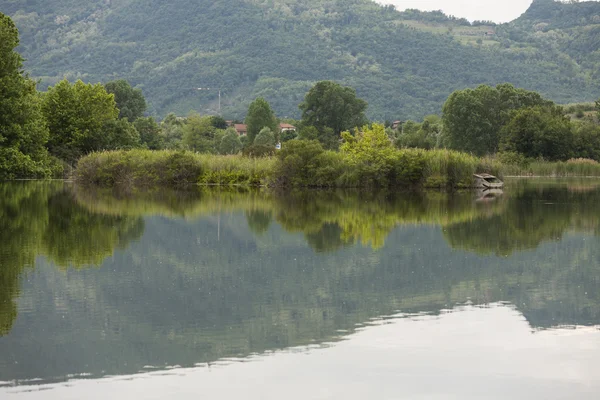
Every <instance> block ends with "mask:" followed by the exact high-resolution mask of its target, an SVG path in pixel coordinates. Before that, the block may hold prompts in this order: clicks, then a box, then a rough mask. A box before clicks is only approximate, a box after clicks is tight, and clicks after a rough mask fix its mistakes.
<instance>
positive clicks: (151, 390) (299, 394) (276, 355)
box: [0, 304, 600, 400]
mask: <svg viewBox="0 0 600 400" xmlns="http://www.w3.org/2000/svg"><path fill="white" fill-rule="evenodd" d="M599 358H600V330H599V329H598V328H596V327H582V328H565V329H562V328H561V329H552V330H543V331H534V330H532V329H531V327H530V325H529V324H528V323H527V321H526V320H525V318H524V317H523V316H522V315H521V314H520V313H518V312H517V311H516V310H515V309H513V308H512V307H509V306H504V305H499V304H498V305H492V306H491V307H487V308H479V307H472V306H465V307H460V308H457V309H455V310H453V312H445V313H442V314H441V315H439V316H435V317H432V316H410V317H403V318H386V319H381V320H376V321H372V322H371V323H370V324H368V325H366V326H364V327H361V328H359V329H358V330H357V331H356V332H355V333H352V334H350V335H349V336H348V337H346V339H345V340H343V341H340V342H336V343H331V344H330V345H326V346H312V347H303V348H292V349H288V350H284V351H276V352H268V353H266V354H263V355H254V356H251V357H248V358H245V359H239V360H236V359H228V360H223V361H221V362H217V363H211V364H210V365H202V366H199V367H196V368H189V369H180V368H173V369H170V370H166V371H155V372H148V373H143V374H139V375H135V376H121V377H115V378H106V379H101V380H90V381H87V380H79V381H71V382H69V383H68V384H58V385H49V386H40V387H18V388H4V389H1V390H0V394H2V395H3V396H6V398H7V399H11V398H18V399H81V398H86V399H105V398H113V399H133V398H136V399H164V398H173V399H198V398H223V399H242V398H243V399H298V400H304V399H339V398H344V399H361V400H362V399H398V398H410V399H420V398H423V399H437V398H439V399H461V400H462V399H484V398H485V399H507V398H510V399H569V398H577V399H596V398H597V396H598V393H600V370H598V368H596V367H597V360H598V359H599ZM242 361H243V362H242ZM45 389H51V390H45Z"/></svg>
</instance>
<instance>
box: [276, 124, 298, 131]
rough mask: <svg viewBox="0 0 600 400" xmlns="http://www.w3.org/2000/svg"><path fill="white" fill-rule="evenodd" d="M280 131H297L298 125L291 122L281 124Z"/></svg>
mask: <svg viewBox="0 0 600 400" xmlns="http://www.w3.org/2000/svg"><path fill="white" fill-rule="evenodd" d="M279 131H280V132H290V131H296V127H295V126H294V125H290V124H279Z"/></svg>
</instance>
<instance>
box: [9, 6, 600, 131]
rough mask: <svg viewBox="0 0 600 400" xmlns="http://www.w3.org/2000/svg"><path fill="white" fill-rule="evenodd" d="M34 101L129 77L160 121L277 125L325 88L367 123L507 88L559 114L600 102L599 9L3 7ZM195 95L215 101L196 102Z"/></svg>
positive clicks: (433, 110)
mask: <svg viewBox="0 0 600 400" xmlns="http://www.w3.org/2000/svg"><path fill="white" fill-rule="evenodd" d="M0 11H1V12H4V13H6V14H8V15H10V16H11V17H12V18H13V19H14V21H15V23H16V24H17V26H18V28H19V30H20V33H21V46H20V49H19V51H21V53H22V54H23V55H24V57H25V58H26V59H27V61H26V63H25V66H26V68H27V70H28V71H30V73H31V75H32V76H33V77H35V78H38V79H40V82H41V84H40V88H41V89H44V88H45V87H47V86H48V85H52V84H54V83H55V82H57V81H58V80H60V79H61V78H62V77H64V76H66V77H68V78H69V79H71V80H72V79H77V78H81V79H82V80H84V81H92V82H96V81H103V82H106V81H109V80H113V79H120V78H124V79H127V80H129V81H130V82H131V83H132V84H133V85H136V86H137V87H140V88H141V89H142V90H143V92H144V94H145V96H146V97H147V99H148V100H149V103H150V111H151V112H152V113H153V114H156V115H160V116H164V115H165V114H166V113H168V112H170V111H174V112H176V113H178V114H186V113H187V112H188V111H190V110H192V109H194V110H197V111H200V112H201V113H215V112H216V111H217V108H218V105H217V104H218V100H217V99H218V94H219V93H218V91H217V90H215V89H214V88H221V90H222V114H223V115H224V116H225V117H228V118H243V117H244V115H245V112H246V110H247V106H248V104H249V103H250V102H251V101H252V100H253V99H254V98H256V97H258V96H263V97H265V98H266V99H267V100H268V101H269V102H270V103H271V105H272V106H273V108H274V109H275V111H276V113H277V115H278V116H280V117H285V116H288V117H298V116H299V113H300V112H299V110H298V104H299V103H300V102H301V101H302V99H303V98H304V94H305V93H306V91H307V90H308V89H309V88H310V87H311V86H312V85H313V84H314V83H315V82H316V81H319V80H336V81H338V82H340V83H342V84H345V85H350V86H352V87H354V88H355V89H356V90H357V93H358V95H359V96H361V97H362V98H364V99H365V100H367V101H368V102H369V109H368V115H369V117H371V118H372V119H378V120H383V119H395V118H402V119H405V118H413V119H416V118H421V117H422V116H423V115H426V114H430V113H439V111H440V108H441V105H442V104H443V102H444V101H445V99H446V98H447V96H448V95H449V94H450V93H451V92H452V91H454V90H457V89H463V88H465V87H472V86H476V85H478V84H482V83H486V84H492V85H493V84H498V83H503V82H510V83H513V84H514V85H516V86H520V87H524V88H526V89H530V90H536V91H539V92H540V93H542V94H543V95H545V96H547V97H549V98H551V99H553V100H555V101H557V102H561V103H570V102H579V101H591V100H594V99H596V98H598V94H599V93H600V73H599V72H598V71H600V69H599V68H598V66H599V65H600V58H599V57H600V50H599V49H600V43H599V41H600V39H599V38H600V35H598V32H599V29H600V3H597V2H583V3H574V4H563V3H559V2H554V1H552V0H537V1H534V3H533V4H532V6H531V7H530V9H529V10H528V11H527V12H526V13H525V14H524V15H523V16H521V17H520V18H518V19H517V20H515V21H513V22H511V23H508V24H504V25H499V26H496V25H494V24H492V23H486V22H475V23H473V24H471V23H469V22H468V21H466V20H464V19H457V18H454V17H448V16H446V15H444V14H442V13H441V12H419V11H416V10H408V11H406V12H398V11H396V10H395V9H394V7H393V6H380V5H378V4H376V3H374V2H372V1H371V0H344V1H342V0H304V1H299V0H268V1H267V0H220V1H217V2H215V1H210V0H172V1H169V2H164V1H160V0H81V1H73V0H67V1H65V0H60V1H59V0H43V1H42V0H28V1H27V2H23V1H22V0H5V1H4V4H3V5H2V6H0ZM197 87H211V88H213V90H206V91H197V90H194V88H197Z"/></svg>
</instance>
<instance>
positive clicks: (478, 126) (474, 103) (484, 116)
mask: <svg viewBox="0 0 600 400" xmlns="http://www.w3.org/2000/svg"><path fill="white" fill-rule="evenodd" d="M552 104H553V103H552V102H551V101H548V100H545V99H543V98H542V97H541V96H540V95H539V94H538V93H536V92H530V91H527V90H524V89H517V88H515V87H514V86H512V85H510V84H502V85H498V86H496V87H495V88H493V87H490V86H487V85H481V86H479V87H477V88H476V89H465V90H458V91H456V92H454V93H452V94H451V95H450V96H449V97H448V100H446V103H445V104H444V107H443V109H442V112H443V117H442V119H443V125H444V131H445V132H444V134H445V138H444V140H446V141H447V143H448V145H449V146H450V147H451V148H453V149H456V150H462V151H468V152H472V153H475V154H477V155H484V154H491V153H495V152H497V151H498V145H499V137H498V133H499V131H500V129H502V127H503V126H504V125H506V124H507V123H508V121H509V120H510V112H511V111H512V110H517V109H520V108H523V107H534V106H538V105H539V106H550V105H552Z"/></svg>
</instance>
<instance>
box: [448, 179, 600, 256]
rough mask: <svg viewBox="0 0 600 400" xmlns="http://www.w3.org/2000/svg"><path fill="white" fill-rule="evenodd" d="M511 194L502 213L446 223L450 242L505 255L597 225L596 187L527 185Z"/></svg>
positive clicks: (463, 246) (488, 252) (597, 199)
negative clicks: (581, 189)
mask: <svg viewBox="0 0 600 400" xmlns="http://www.w3.org/2000/svg"><path fill="white" fill-rule="evenodd" d="M508 196H509V199H508V200H507V201H506V204H505V207H504V208H503V211H502V212H501V213H499V214H495V215H492V216H486V215H479V216H475V218H473V219H472V220H470V221H464V222H459V223H452V224H448V225H446V226H445V227H444V235H445V237H446V239H447V240H448V242H449V243H450V245H451V246H452V247H454V248H459V249H463V250H468V251H473V252H476V253H479V254H496V255H504V256H505V255H509V254H511V253H513V252H514V251H519V250H526V249H534V248H537V247H538V246H539V245H540V244H541V243H543V242H546V241H557V240H560V239H561V238H562V236H563V235H564V233H565V232H567V231H569V230H573V231H578V230H584V231H589V230H592V231H595V230H597V229H598V204H600V203H599V200H600V192H599V191H597V190H593V191H587V192H584V193H581V192H579V193H575V192H572V191H570V190H569V189H568V188H567V187H553V186H551V187H536V186H533V187H532V186H525V187H520V188H517V190H516V192H515V193H512V194H509V195H508Z"/></svg>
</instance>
